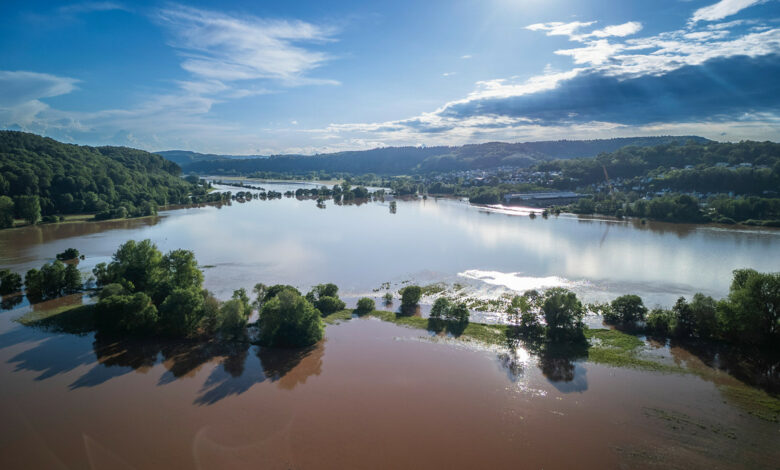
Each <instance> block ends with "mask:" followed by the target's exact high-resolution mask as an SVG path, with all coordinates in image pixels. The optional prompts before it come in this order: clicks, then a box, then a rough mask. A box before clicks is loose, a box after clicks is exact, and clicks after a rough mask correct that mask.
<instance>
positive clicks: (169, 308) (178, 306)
mask: <svg viewBox="0 0 780 470" xmlns="http://www.w3.org/2000/svg"><path fill="white" fill-rule="evenodd" d="M202 307H203V295H202V294H201V292H200V291H199V290H197V289H192V288H190V289H179V288H176V289H174V290H173V291H172V292H171V293H170V294H169V295H168V296H167V297H166V298H165V300H164V301H163V302H162V304H160V307H159V313H160V329H161V331H163V332H164V333H165V334H167V335H170V336H177V337H184V336H191V335H193V334H194V333H195V332H196V331H197V329H198V327H199V326H200V322H201V320H202V318H203V308H202Z"/></svg>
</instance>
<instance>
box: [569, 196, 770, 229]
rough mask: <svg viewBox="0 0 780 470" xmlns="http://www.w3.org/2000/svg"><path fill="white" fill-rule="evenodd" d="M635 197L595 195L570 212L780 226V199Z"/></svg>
mask: <svg viewBox="0 0 780 470" xmlns="http://www.w3.org/2000/svg"><path fill="white" fill-rule="evenodd" d="M634 196H635V197H634V198H632V197H631V195H627V194H623V193H614V194H610V195H603V194H600V195H595V196H593V197H586V198H582V199H580V200H578V201H577V202H576V203H574V204H571V205H570V206H569V207H568V210H570V211H572V212H574V213H577V214H594V213H596V214H604V215H611V216H615V217H624V216H625V217H640V218H647V219H653V220H663V221H669V222H690V223H695V222H715V223H723V224H735V223H742V224H746V225H766V226H780V198H763V197H757V196H749V197H729V196H725V195H719V196H715V197H712V198H710V199H709V200H708V201H706V204H702V202H701V201H699V200H698V199H697V198H695V197H693V196H690V195H687V194H667V195H664V196H659V197H654V198H652V199H650V200H646V199H640V198H639V197H638V195H634Z"/></svg>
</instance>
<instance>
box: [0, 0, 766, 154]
mask: <svg viewBox="0 0 780 470" xmlns="http://www.w3.org/2000/svg"><path fill="white" fill-rule="evenodd" d="M495 1H507V0H495ZM487 3H489V2H487ZM678 3H679V2H678ZM693 3H694V2H684V3H681V4H679V5H674V6H675V8H677V9H680V8H682V7H690V8H688V11H687V14H686V16H684V17H680V18H678V19H677V23H676V26H675V23H674V22H666V23H665V24H663V23H662V24H655V23H657V22H648V21H647V20H645V19H644V18H642V17H633V18H630V17H626V18H623V19H624V21H608V22H607V21H605V20H602V19H600V18H595V17H594V18H582V19H576V20H573V21H539V22H532V23H527V24H517V25H515V30H516V33H512V36H514V35H516V36H517V37H518V38H519V39H517V40H515V38H514V37H506V38H505V43H510V42H513V41H515V42H516V44H520V45H523V44H524V43H525V42H533V44H539V45H545V46H546V50H542V49H543V48H542V47H541V46H540V47H539V49H540V52H538V53H536V54H534V57H532V59H533V61H534V62H535V63H540V64H541V63H545V62H546V65H545V66H544V67H540V68H539V69H538V71H537V73H533V71H530V72H529V70H528V66H527V62H529V61H528V60H526V61H524V62H521V61H517V63H512V62H511V61H503V62H504V63H502V64H501V68H502V69H503V70H504V71H505V72H506V71H512V70H515V71H516V72H514V73H512V74H511V75H508V76H507V75H504V76H500V75H499V76H496V75H493V76H492V77H490V78H484V79H479V80H476V82H474V81H472V82H470V83H471V85H470V88H471V89H470V90H468V88H467V87H469V82H468V81H467V80H468V79H469V78H470V77H475V76H478V74H479V73H485V72H484V71H483V70H482V68H481V67H482V66H483V65H484V64H487V65H491V63H490V62H486V61H490V60H491V59H490V58H487V59H485V60H484V61H482V62H479V63H477V61H479V60H480V57H483V56H488V55H489V51H488V48H486V47H485V48H480V47H479V45H478V44H477V43H478V41H476V42H475V41H474V40H473V39H472V40H471V41H470V44H469V46H470V49H469V50H462V49H459V47H461V45H459V44H457V45H455V44H453V47H452V48H451V49H450V50H448V49H447V48H446V44H445V45H444V46H442V45H441V44H440V43H441V41H439V44H431V45H430V46H429V47H430V48H431V49H435V48H437V47H438V48H442V49H440V50H437V53H436V54H435V56H436V57H437V58H441V57H451V59H452V60H451V61H450V62H447V65H446V66H447V67H450V68H447V69H445V70H439V71H438V72H436V73H435V74H434V73H429V74H424V71H421V72H420V76H419V77H416V76H411V77H410V79H409V80H407V81H406V82H403V83H400V84H399V83H398V82H399V81H402V80H403V79H402V78H399V77H398V76H395V77H393V76H388V75H392V74H387V73H384V74H382V73H378V72H377V73H372V71H371V70H373V69H377V70H381V69H382V68H383V66H385V70H387V69H391V70H392V69H393V68H396V69H397V68H398V67H405V62H404V61H407V62H408V61H409V59H408V57H409V55H408V54H410V53H415V51H417V50H419V49H420V48H424V47H425V44H411V45H410V46H408V47H409V49H405V47H406V46H405V45H404V44H403V41H402V39H403V38H401V37H400V36H399V38H395V37H388V35H387V34H386V33H383V36H382V38H381V39H383V40H387V42H388V44H390V45H392V46H393V47H395V48H396V49H397V50H396V54H395V55H392V54H388V55H387V56H386V57H384V58H383V57H377V56H376V54H371V49H370V46H366V40H367V38H369V37H370V35H371V33H370V30H371V28H367V29H368V30H369V32H367V31H366V29H364V28H360V27H359V26H358V25H359V24H360V23H361V22H368V23H370V22H371V21H377V20H376V19H375V18H374V19H372V18H373V17H372V16H370V15H357V16H356V17H355V18H351V19H349V20H348V21H347V20H333V19H328V20H320V21H313V20H306V19H300V18H295V17H294V16H293V15H291V14H288V15H285V16H286V18H285V19H280V18H281V16H280V15H268V16H260V15H257V14H250V13H246V12H244V13H235V12H228V11H216V10H209V9H199V8H193V7H188V6H184V5H178V4H170V3H166V4H163V5H161V6H160V5H155V4H151V5H146V6H141V7H137V6H136V5H134V8H132V9H131V8H129V7H126V6H125V5H123V4H120V3H114V2H91V3H90V2H87V3H78V4H72V5H67V6H64V7H62V6H61V7H59V8H56V9H51V11H50V13H49V14H48V15H49V16H44V17H39V16H37V17H36V16H33V17H31V18H32V19H29V21H38V22H39V24H40V22H42V21H43V22H48V21H54V20H55V19H56V20H58V21H60V22H62V23H64V26H61V27H60V29H63V28H67V27H68V24H70V23H73V24H75V25H76V26H77V27H78V26H83V25H84V24H89V25H95V23H96V24H97V25H96V26H94V27H95V28H96V30H95V33H94V34H95V35H96V36H99V35H100V34H102V33H101V31H100V29H99V28H100V27H101V25H102V24H101V22H106V24H107V22H108V21H109V19H106V18H102V17H101V15H103V16H105V15H115V16H114V17H112V18H111V19H110V20H111V21H116V20H117V18H121V23H120V24H122V25H123V26H124V27H128V28H130V27H133V28H137V29H138V31H143V32H144V34H145V35H146V39H145V42H148V44H149V45H148V46H147V48H146V49H145V51H143V52H147V53H148V51H153V52H155V53H159V54H167V55H165V56H162V57H159V58H157V57H155V56H149V55H146V56H145V58H143V59H141V60H140V61H139V66H140V67H143V68H144V72H146V73H140V72H139V73H140V76H139V77H134V76H132V75H133V74H127V75H130V76H127V77H125V76H121V77H120V78H119V80H126V82H123V83H117V84H116V86H114V85H112V84H111V83H105V82H100V81H99V80H95V77H94V75H96V73H86V72H85V73H80V72H81V71H87V72H89V71H90V64H89V61H87V60H85V61H84V62H85V63H84V64H83V68H82V67H80V64H79V63H75V64H69V65H71V66H70V67H61V68H60V69H58V68H57V67H56V64H57V63H58V62H59V61H57V60H52V61H51V62H52V63H53V64H52V65H51V66H48V67H42V68H39V69H37V70H34V69H29V68H22V67H21V66H23V65H25V64H24V62H25V60H21V59H20V58H18V57H14V56H13V55H12V54H9V57H7V59H9V60H3V63H4V64H8V63H14V62H16V63H19V64H20V67H19V68H17V69H9V70H0V127H2V128H6V129H18V130H26V131H30V132H36V133H40V134H44V135H49V136H51V137H54V138H58V139H61V140H65V141H72V142H75V143H90V144H115V145H131V146H136V147H140V148H145V149H149V150H160V149H167V148H187V149H192V150H198V151H204V152H219V153H281V152H294V153H314V152H322V151H330V150H344V149H363V148H371V147H377V146H387V145H442V144H446V145H453V144H464V143H477V142H485V141H491V140H508V141H522V140H542V139H562V138H606V137H616V136H628V135H658V134H699V135H703V136H706V137H709V138H715V139H721V140H741V139H769V140H778V139H779V138H780V80H777V77H780V28H778V22H780V15H777V14H778V13H780V11H779V10H778V5H777V2H776V1H774V0H720V1H718V2H716V3H710V2H696V3H697V4H698V3H704V5H699V6H697V7H694V5H693ZM496 8H498V7H496ZM379 13H380V18H381V17H382V15H381V14H382V12H379ZM540 13H544V14H540V16H549V13H548V12H540ZM384 16H385V17H391V16H392V12H386V13H385V15H384ZM669 26H674V27H669ZM409 28H410V30H413V28H414V25H409ZM39 29H40V30H41V31H40V33H39V34H40V36H41V37H40V38H39V40H40V41H42V43H44V44H45V42H46V40H47V34H48V33H49V31H48V29H50V28H49V26H39ZM87 30H89V28H87ZM354 30H359V31H360V32H361V33H362V34H361V35H358V34H355V33H354V32H351V31H354ZM393 31H397V32H396V33H394V34H398V35H404V34H405V31H404V29H403V28H400V29H399V28H397V27H396V25H393ZM510 31H511V29H510ZM59 33H61V31H55V32H54V33H52V35H56V34H59ZM13 34H14V33H13V31H11V32H6V33H4V36H0V39H2V41H3V42H8V43H9V44H11V43H13V42H14V40H15V39H18V38H16V37H14V36H13ZM464 35H465V33H464ZM545 38H547V39H545ZM85 40H86V41H89V40H90V37H89V36H87V37H86V38H85ZM154 40H158V41H159V42H157V43H155V42H154ZM31 47H35V45H34V44H33V45H32V46H31ZM95 47H96V48H99V46H95ZM367 47H368V49H367ZM507 47H508V46H507ZM530 47H536V46H533V45H532V46H530ZM4 50H8V49H5V48H4ZM509 52H511V51H509ZM509 52H508V53H509ZM136 53H138V50H137V45H134V48H133V49H130V50H129V51H128V56H127V57H131V56H133V55H134V54H136ZM2 54H4V55H5V54H7V53H6V52H3V53H2ZM383 59H384V64H383V62H382V60H383ZM94 60H95V63H99V60H102V67H103V68H111V67H112V66H114V64H116V63H118V62H121V61H123V60H124V58H123V57H122V56H121V55H120V56H118V57H100V56H97V54H96V57H95V58H94ZM426 60H427V61H428V62H436V60H429V59H426ZM128 62H129V59H128ZM493 62H495V61H493ZM507 62H508V63H507ZM339 63H342V64H346V65H341V66H340V64H339ZM171 64H175V67H172V66H171ZM553 64H554V65H553ZM44 65H47V64H44ZM435 65H437V64H431V67H433V66H435ZM456 67H460V68H459V69H457V70H456ZM424 68H426V67H425V66H417V69H424ZM412 69H414V67H412ZM101 70H102V69H101ZM147 71H148V72H147ZM510 73H511V72H510ZM147 75H149V76H150V77H154V79H153V80H151V83H152V85H150V84H149V82H150V80H149V79H148V78H146V76H147ZM427 76H430V77H432V78H430V79H429V78H427ZM433 77H435V80H446V83H447V85H446V86H444V85H441V84H437V83H436V82H434V81H433V80H434V78H433ZM415 79H417V80H418V82H419V83H416V82H415ZM383 86H384V87H396V88H395V89H394V90H393V92H392V94H391V93H389V92H388V93H384V94H383V92H382V88H383ZM93 87H94V88H93ZM367 89H370V90H369V91H366V90H367ZM464 90H466V91H465V92H464ZM90 93H92V94H94V95H96V96H97V97H92V98H91V97H90ZM458 94H460V95H461V96H460V97H458V96H457V95H458ZM429 95H439V96H442V97H445V98H446V96H454V97H455V98H454V99H443V100H442V101H440V102H439V104H438V105H437V104H435V102H433V100H432V99H431V98H430V97H429ZM84 97H86V98H84ZM101 97H102V98H105V99H101ZM82 98H84V99H82ZM337 99H338V100H339V101H338V103H339V105H335V106H334V105H333V102H334V100H337ZM366 101H373V103H372V106H369V105H368V104H366V105H365V106H364V105H363V103H364V102H366ZM106 103H110V104H112V106H106ZM385 105H386V107H387V108H388V109H391V111H381V110H379V109H374V107H376V108H381V107H383V106H385ZM426 107H427V109H425V108H426ZM404 112H407V113H408V114H406V115H404V114H403V113H404ZM388 114H390V115H392V114H396V116H397V117H394V118H393V117H392V116H390V117H391V118H390V119H386V117H388ZM373 116H378V117H380V119H372V117H373ZM354 117H358V118H362V119H351V118H354Z"/></svg>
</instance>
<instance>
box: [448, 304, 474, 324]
mask: <svg viewBox="0 0 780 470" xmlns="http://www.w3.org/2000/svg"><path fill="white" fill-rule="evenodd" d="M444 319H445V320H448V321H451V322H455V323H458V324H461V325H466V324H468V322H469V308H468V306H466V304H465V303H463V302H459V303H457V304H455V305H453V306H452V307H451V308H450V309H449V311H448V312H447V314H446V315H445V316H444Z"/></svg>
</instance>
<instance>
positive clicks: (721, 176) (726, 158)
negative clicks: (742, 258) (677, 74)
mask: <svg viewBox="0 0 780 470" xmlns="http://www.w3.org/2000/svg"><path fill="white" fill-rule="evenodd" d="M537 169H538V170H540V171H559V172H561V180H560V185H561V186H568V187H577V186H584V185H587V184H594V183H602V182H604V181H605V175H604V169H606V171H607V172H608V175H609V178H611V179H616V178H621V179H631V178H642V179H645V181H637V183H647V184H650V183H651V184H650V187H651V189H656V188H657V189H663V188H669V189H672V190H695V191H699V192H729V191H734V192H735V193H738V194H760V193H761V192H763V191H776V190H777V188H778V187H780V144H778V143H774V142H754V141H743V142H739V143H716V142H708V143H704V144H701V143H695V142H688V143H687V144H686V145H659V146H654V147H626V148H623V149H620V150H617V151H615V152H612V153H605V154H601V155H598V156H597V157H596V158H577V159H571V160H563V159H561V160H554V161H550V162H544V163H540V164H539V165H538V166H537Z"/></svg>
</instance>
